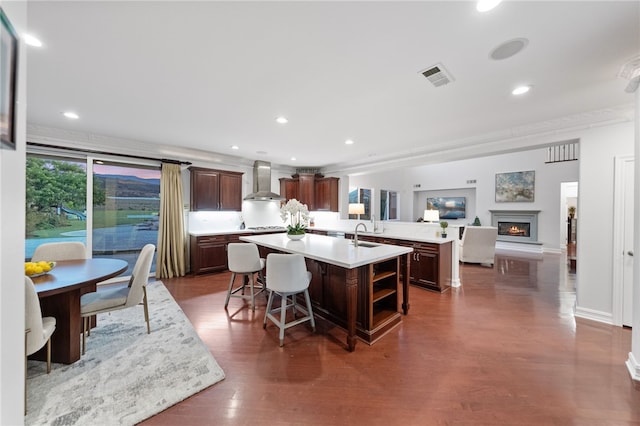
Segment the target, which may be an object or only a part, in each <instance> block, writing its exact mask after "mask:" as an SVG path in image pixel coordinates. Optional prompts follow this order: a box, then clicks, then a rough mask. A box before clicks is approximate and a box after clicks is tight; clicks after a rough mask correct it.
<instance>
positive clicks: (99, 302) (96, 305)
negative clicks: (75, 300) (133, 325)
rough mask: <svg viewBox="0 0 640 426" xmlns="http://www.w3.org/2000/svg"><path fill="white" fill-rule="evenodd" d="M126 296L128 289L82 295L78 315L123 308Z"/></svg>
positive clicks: (105, 290)
mask: <svg viewBox="0 0 640 426" xmlns="http://www.w3.org/2000/svg"><path fill="white" fill-rule="evenodd" d="M128 294H129V287H117V288H108V289H101V290H98V291H94V292H92V293H86V294H83V295H82V297H81V298H80V313H81V314H82V315H85V316H86V315H90V314H93V313H98V312H100V311H102V310H105V309H113V308H117V307H118V306H123V307H124V304H125V303H126V302H127V295H128Z"/></svg>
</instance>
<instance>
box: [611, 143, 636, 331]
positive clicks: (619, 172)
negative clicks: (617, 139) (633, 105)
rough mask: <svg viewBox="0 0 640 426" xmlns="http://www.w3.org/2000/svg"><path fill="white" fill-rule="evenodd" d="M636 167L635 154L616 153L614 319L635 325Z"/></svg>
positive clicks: (629, 325)
mask: <svg viewBox="0 0 640 426" xmlns="http://www.w3.org/2000/svg"><path fill="white" fill-rule="evenodd" d="M634 170H635V161H634V157H633V156H632V155H629V156H623V157H616V159H615V177H614V213H613V218H614V219H613V238H614V240H613V302H614V303H613V323H614V324H615V325H622V326H626V327H631V324H632V319H633V316H632V313H633V303H632V302H633V221H634V216H633V213H634V206H633V202H634V193H633V185H634Z"/></svg>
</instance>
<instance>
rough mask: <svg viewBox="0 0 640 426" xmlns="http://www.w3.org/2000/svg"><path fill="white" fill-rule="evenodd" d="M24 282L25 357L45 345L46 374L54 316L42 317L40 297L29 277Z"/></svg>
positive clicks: (25, 389) (54, 322) (25, 374)
mask: <svg viewBox="0 0 640 426" xmlns="http://www.w3.org/2000/svg"><path fill="white" fill-rule="evenodd" d="M24 284H25V324H24V327H25V357H28V356H29V355H31V354H34V353H36V352H38V351H39V350H40V349H42V347H43V346H44V345H45V344H46V345H47V374H49V373H51V335H52V334H53V332H54V331H55V330H56V319H55V318H54V317H43V316H42V309H41V308H40V299H39V298H38V293H37V292H36V287H35V285H34V284H33V281H31V278H29V277H26V276H25V277H24ZM24 410H25V414H26V412H27V370H26V361H25V371H24Z"/></svg>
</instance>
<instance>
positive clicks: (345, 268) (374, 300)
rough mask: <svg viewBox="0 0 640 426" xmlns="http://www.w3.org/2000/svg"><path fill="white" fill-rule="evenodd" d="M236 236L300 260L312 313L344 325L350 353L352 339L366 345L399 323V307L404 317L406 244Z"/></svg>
mask: <svg viewBox="0 0 640 426" xmlns="http://www.w3.org/2000/svg"><path fill="white" fill-rule="evenodd" d="M240 239H241V240H242V241H246V242H251V243H255V244H257V245H258V246H259V247H260V248H261V254H262V255H263V256H264V255H266V254H267V253H268V252H281V253H295V254H301V255H303V256H304V257H305V258H306V261H307V269H308V270H309V271H310V272H311V274H312V280H311V284H310V285H309V295H310V297H311V302H312V304H313V309H314V313H315V314H317V315H319V316H321V317H323V318H325V319H327V320H330V321H331V322H333V323H335V324H337V325H339V326H341V327H344V328H345V329H346V331H347V348H348V350H350V351H353V350H354V349H355V345H356V340H357V339H356V337H359V338H361V339H362V340H364V341H365V342H367V343H369V344H372V343H374V342H375V341H376V340H378V339H379V338H381V337H382V336H383V335H384V334H386V333H387V332H388V331H389V330H391V329H392V328H394V327H395V326H396V325H398V324H400V322H401V321H402V316H401V314H400V310H401V311H402V313H404V314H405V315H406V314H407V313H408V311H409V293H408V291H409V289H408V287H409V286H408V283H409V267H410V258H409V255H410V253H411V252H412V251H413V249H412V248H411V247H401V246H395V245H388V244H367V247H363V246H358V247H356V246H354V245H353V243H352V242H351V241H350V240H346V239H340V238H332V237H327V236H323V235H313V234H307V235H305V237H304V238H303V239H302V240H299V241H292V240H289V239H288V238H287V236H286V234H284V233H279V234H269V235H257V236H242V237H240ZM268 274H269V271H267V277H268ZM267 281H268V278H267ZM267 287H268V283H267ZM400 296H401V297H402V302H401V303H400Z"/></svg>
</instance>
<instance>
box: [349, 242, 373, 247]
mask: <svg viewBox="0 0 640 426" xmlns="http://www.w3.org/2000/svg"><path fill="white" fill-rule="evenodd" d="M351 244H353V245H354V246H355V243H354V242H353V241H352V242H351ZM379 246H380V244H373V243H367V242H364V241H358V247H367V248H373V247H379Z"/></svg>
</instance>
